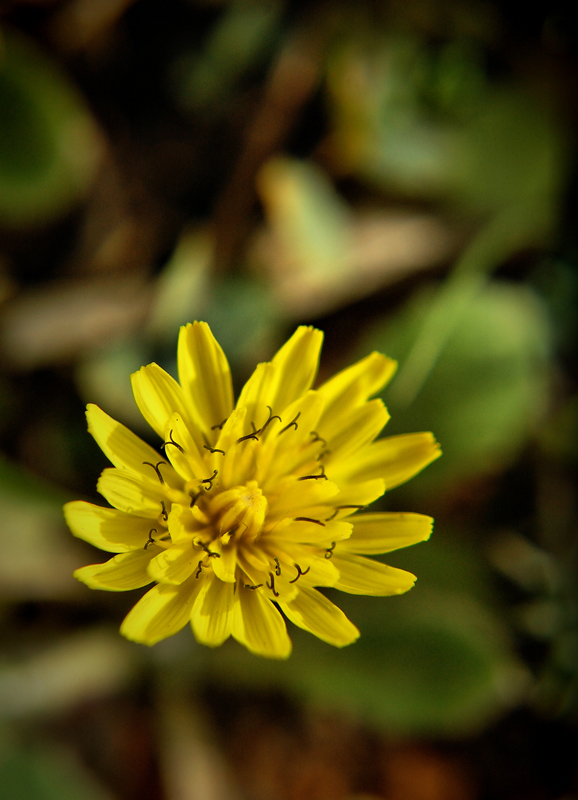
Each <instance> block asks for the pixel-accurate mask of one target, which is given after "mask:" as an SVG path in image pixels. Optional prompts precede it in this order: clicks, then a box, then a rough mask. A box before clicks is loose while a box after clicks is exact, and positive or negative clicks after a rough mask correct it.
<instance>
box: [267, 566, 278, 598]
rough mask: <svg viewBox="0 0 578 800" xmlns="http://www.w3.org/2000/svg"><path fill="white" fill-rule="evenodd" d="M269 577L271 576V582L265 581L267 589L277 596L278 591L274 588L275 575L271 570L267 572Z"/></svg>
mask: <svg viewBox="0 0 578 800" xmlns="http://www.w3.org/2000/svg"><path fill="white" fill-rule="evenodd" d="M269 577H270V578H271V583H269V581H267V589H271V591H272V592H273V594H274V595H275V597H279V592H278V591H276V589H275V576H274V575H273V573H272V572H270V573H269Z"/></svg>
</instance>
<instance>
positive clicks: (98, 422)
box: [86, 403, 160, 481]
mask: <svg viewBox="0 0 578 800" xmlns="http://www.w3.org/2000/svg"><path fill="white" fill-rule="evenodd" d="M86 419H87V422H88V430H89V432H90V433H91V434H92V435H93V436H94V438H95V439H96V442H97V444H98V446H99V447H100V449H101V450H102V452H103V453H104V454H105V456H106V457H107V458H108V459H109V460H110V461H112V463H113V464H114V466H115V467H119V468H121V469H129V470H132V471H133V472H137V473H138V474H139V475H144V477H145V478H148V479H149V480H151V481H152V480H157V478H156V476H155V475H154V473H152V472H151V470H150V467H147V466H143V462H145V461H149V462H152V463H153V464H156V463H157V461H158V460H159V459H160V456H159V454H158V453H157V451H156V450H153V448H152V447H149V445H148V444H146V443H145V442H143V441H142V439H139V437H138V436H136V435H135V434H134V433H132V431H130V430H129V429H128V428H126V427H125V426H124V425H122V424H121V423H120V422H117V421H116V420H114V419H113V418H112V417H109V416H108V414H105V412H104V411H102V409H100V408H99V407H98V406H95V405H93V404H92V403H89V404H88V406H87V407H86ZM147 470H148V471H147Z"/></svg>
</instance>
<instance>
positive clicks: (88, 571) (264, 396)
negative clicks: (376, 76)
mask: <svg viewBox="0 0 578 800" xmlns="http://www.w3.org/2000/svg"><path fill="white" fill-rule="evenodd" d="M322 339H323V334H322V333H321V331H318V330H316V329H314V328H310V327H300V328H298V330H297V331H296V332H295V334H294V335H293V336H292V337H291V339H289V341H288V342H287V343H286V344H285V345H284V346H283V347H282V348H281V349H280V350H279V352H278V353H277V355H276V356H275V357H274V358H273V360H272V361H270V362H267V363H264V364H259V365H258V366H257V369H256V370H255V372H254V373H253V375H252V376H251V378H250V379H249V380H248V381H247V383H246V384H245V386H244V388H243V390H242V391H241V395H240V397H239V399H238V401H237V404H236V405H235V404H234V402H233V391H232V386H231V374H230V370H229V365H228V363H227V359H226V358H225V355H224V353H223V351H222V349H221V348H220V346H219V344H218V343H217V342H216V340H215V339H214V337H213V335H212V333H211V331H210V329H209V326H208V325H207V324H206V323H203V322H200V323H199V322H195V323H193V324H192V325H187V326H186V327H184V328H182V329H181V332H180V337H179V345H178V371H179V380H180V384H179V383H177V382H176V381H175V380H174V379H173V378H171V376H170V375H168V374H167V373H166V372H165V371H164V370H162V369H161V368H160V367H159V366H158V365H157V364H149V365H148V366H147V367H142V368H141V369H140V370H139V371H138V372H136V373H135V374H134V375H133V376H132V385H133V391H134V396H135V399H136V402H137V404H138V407H139V409H140V411H141V413H142V414H143V416H144V418H145V419H146V420H147V422H148V423H149V424H150V425H151V427H152V428H153V429H154V430H155V431H156V433H157V434H158V435H159V436H160V437H161V440H162V442H163V444H162V445H161V450H163V452H164V455H162V456H161V455H159V453H158V452H156V451H155V450H153V448H151V447H149V445H147V444H145V443H144V442H143V441H142V440H141V439H139V438H138V437H137V436H135V435H134V434H133V433H131V431H129V430H128V429H127V428H125V427H124V425H121V424H120V423H119V422H116V421H115V420H113V419H112V418H111V417H109V416H108V415H107V414H105V413H104V411H101V409H100V408H98V407H97V406H95V405H89V406H88V409H87V418H88V429H89V431H90V433H92V435H93V436H94V438H95V439H96V441H97V442H98V444H99V445H100V447H101V448H102V450H103V451H104V453H105V454H106V456H107V457H108V458H109V459H110V461H111V462H112V463H113V464H114V468H112V469H105V470H104V472H103V473H102V475H101V477H100V479H99V481H98V487H97V488H98V491H99V492H100V493H101V494H102V495H103V496H104V497H105V498H106V500H107V501H108V502H109V503H110V504H111V506H113V508H102V507H100V506H95V505H92V504H91V503H85V502H81V501H79V502H72V503H68V504H67V505H66V506H65V515H66V519H67V522H68V525H69V526H70V528H71V530H72V532H73V533H74V534H75V536H79V537H80V538H82V539H85V540H86V541H87V542H90V543H91V544H93V545H95V546H96V547H99V548H100V549H102V550H106V551H108V552H111V553H116V554H117V555H115V556H114V557H113V558H111V559H110V560H109V561H107V562H105V563H104V564H95V565H92V566H87V567H82V568H81V569H78V570H76V572H75V573H74V574H75V577H76V578H78V579H79V580H81V581H83V582H84V583H85V584H86V585H87V586H90V587H91V588H93V589H105V590H108V591H125V590H128V589H137V588H140V587H142V586H146V585H147V584H150V583H152V582H154V583H155V586H153V588H152V589H150V590H149V591H148V592H147V593H146V594H145V595H144V596H143V597H142V598H141V599H140V600H139V601H138V602H137V604H136V605H135V606H134V608H133V609H132V610H131V611H130V612H129V614H128V615H127V616H126V618H125V620H124V622H123V623H122V626H121V632H122V633H123V634H124V636H126V637H127V638H128V639H132V640H134V641H137V642H142V643H144V644H148V645H152V644H155V643H156V642H158V641H160V640H161V639H165V638H166V637H167V636H171V635H172V634H174V633H176V632H177V631H179V630H180V629H181V628H182V627H184V625H186V623H187V622H189V621H190V623H191V626H192V629H193V633H194V635H195V637H196V638H197V640H198V641H199V642H201V643H203V644H206V645H209V646H210V647H216V646H218V645H220V644H222V643H223V642H224V641H225V640H226V639H227V638H228V637H229V636H233V637H234V638H235V639H237V640H238V641H239V642H241V644H243V645H245V646H246V647H247V648H248V649H249V650H250V651H251V652H253V653H257V654H259V655H262V656H268V657H270V658H287V656H289V654H290V652H291V640H290V638H289V636H288V633H287V628H286V624H285V620H284V619H283V616H282V614H281V613H280V612H283V614H284V615H285V616H286V617H287V618H288V619H289V620H291V622H293V623H294V624H295V625H297V626H299V627H300V628H304V629H305V630H308V631H310V632H311V633H313V634H314V635H315V636H318V637H319V638H320V639H323V640H324V641H325V642H329V643H330V644H333V645H336V646H337V647H342V646H344V645H347V644H350V643H351V642H353V641H354V640H355V639H357V637H358V636H359V631H358V630H357V628H356V627H355V625H353V623H352V622H350V621H349V619H347V617H346V616H345V614H344V613H343V612H342V611H341V610H340V609H339V608H337V606H335V605H334V604H333V603H332V602H330V600H328V599H327V598H326V597H325V595H323V594H322V593H321V592H319V591H317V589H316V588H314V587H316V586H333V587H335V588H337V589H341V590H342V591H344V592H349V593H352V594H368V595H393V594H401V593H402V592H405V591H407V590H408V589H410V588H411V586H412V585H413V583H414V581H415V576H414V575H412V574H411V573H409V572H405V571H404V570H401V569H396V568H394V567H389V566H386V565H385V564H382V563H380V562H378V561H374V560H372V559H369V558H366V556H367V555H372V554H376V553H386V552H389V551H391V550H395V549H397V548H400V547H406V546H407V545H410V544H414V543H415V542H419V541H423V540H424V539H427V538H428V537H429V534H430V531H431V526H432V519H431V518H430V517H426V516H423V515H421V514H409V513H408V514H406V513H403V514H394V513H372V514H362V513H359V511H361V509H363V508H364V507H365V506H366V505H368V504H369V503H372V502H373V501H374V500H376V499H377V498H378V497H380V496H381V495H382V494H383V492H384V491H385V490H386V489H391V488H392V487H394V486H397V485H398V484H400V483H403V482H404V481H406V480H408V479H409V478H411V477H412V476H413V475H415V474H416V473H417V472H419V471H420V470H421V469H423V467H425V466H426V465H427V464H429V463H430V462H431V461H433V460H434V459H435V458H437V457H438V456H439V455H440V451H439V447H438V445H437V444H436V442H435V440H434V438H433V436H432V435H431V434H430V433H415V434H409V435H404V436H393V437H389V438H386V439H381V440H379V441H377V442H374V439H375V438H376V436H377V435H378V434H379V432H380V431H381V429H382V428H383V426H384V425H385V423H386V422H387V420H388V418H389V415H388V413H387V411H386V409H385V407H384V405H383V403H382V402H381V400H369V398H370V397H371V396H372V395H374V394H375V393H376V392H378V391H379V390H380V389H381V388H382V387H383V386H384V384H385V383H386V382H387V381H388V380H389V379H390V378H391V376H392V375H393V373H394V371H395V367H396V364H395V362H394V361H392V360H391V359H388V358H386V357H385V356H383V355H381V354H379V353H372V354H371V355H369V356H367V358H364V359H363V360H362V361H359V362H358V363H357V364H354V365H353V366H352V367H349V368H348V369H345V370H343V371H342V372H340V373H339V374H338V375H336V376H335V377H334V378H332V379H331V380H329V381H327V382H326V383H324V384H323V385H322V386H320V387H319V388H318V389H316V390H312V389H311V386H312V384H313V382H314V380H315V376H316V373H317V367H318V363H319V353H320V349H321V343H322Z"/></svg>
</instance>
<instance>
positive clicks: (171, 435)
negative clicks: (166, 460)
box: [161, 431, 185, 453]
mask: <svg viewBox="0 0 578 800" xmlns="http://www.w3.org/2000/svg"><path fill="white" fill-rule="evenodd" d="M169 444H172V445H174V446H175V447H176V448H177V450H178V451H179V452H180V453H184V452H185V450H184V448H183V447H181V445H180V444H179V443H178V442H175V440H174V439H173V432H172V431H170V432H169V441H168V442H163V443H162V444H161V448H163V449H164V451H165V453H166V452H167V447H168V445H169Z"/></svg>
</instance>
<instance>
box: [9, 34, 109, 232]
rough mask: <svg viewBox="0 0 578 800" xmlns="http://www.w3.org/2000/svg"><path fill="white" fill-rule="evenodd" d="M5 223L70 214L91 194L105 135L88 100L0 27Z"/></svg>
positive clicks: (19, 39) (47, 61)
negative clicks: (98, 128)
mask: <svg viewBox="0 0 578 800" xmlns="http://www.w3.org/2000/svg"><path fill="white" fill-rule="evenodd" d="M0 106H1V108H2V125H1V126H0V223H2V224H4V225H6V224H10V225H18V226H25V225H30V224H31V223H38V222H45V221H47V220H51V219H53V218H54V217H55V216H58V215H60V214H62V213H64V212H65V211H67V210H68V209H69V208H70V207H71V206H72V205H73V204H74V203H75V202H77V201H78V198H79V197H81V196H82V195H83V194H85V192H86V191H87V189H88V187H89V186H90V182H91V180H92V178H93V177H94V174H95V170H96V166H97V163H98V160H99V150H100V147H99V134H98V131H97V128H96V126H95V123H94V121H93V120H92V117H91V116H90V113H89V111H88V109H87V107H86V104H85V102H84V100H83V98H82V97H81V96H80V95H79V94H78V93H77V91H76V90H75V89H74V88H73V86H72V85H71V83H70V81H69V79H68V77H67V76H65V75H62V74H61V73H60V70H59V69H58V68H57V66H56V65H55V64H53V63H51V61H50V59H48V58H47V57H46V56H45V55H44V54H43V53H42V52H41V51H38V50H37V49H36V48H35V46H34V45H33V44H32V43H31V42H29V41H27V40H26V39H25V38H24V37H23V36H22V35H20V34H17V33H16V32H14V31H11V30H8V29H6V30H0Z"/></svg>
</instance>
